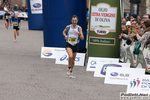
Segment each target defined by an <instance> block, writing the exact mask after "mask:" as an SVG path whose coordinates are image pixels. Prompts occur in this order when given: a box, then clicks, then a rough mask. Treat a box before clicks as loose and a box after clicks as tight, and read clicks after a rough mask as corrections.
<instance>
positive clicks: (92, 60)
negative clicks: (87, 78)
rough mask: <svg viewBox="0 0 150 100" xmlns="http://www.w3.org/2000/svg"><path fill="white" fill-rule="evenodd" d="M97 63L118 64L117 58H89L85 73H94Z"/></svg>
mask: <svg viewBox="0 0 150 100" xmlns="http://www.w3.org/2000/svg"><path fill="white" fill-rule="evenodd" d="M98 62H102V63H119V59H118V58H100V57H89V59H88V65H87V68H86V71H95V69H96V65H97V63H98Z"/></svg>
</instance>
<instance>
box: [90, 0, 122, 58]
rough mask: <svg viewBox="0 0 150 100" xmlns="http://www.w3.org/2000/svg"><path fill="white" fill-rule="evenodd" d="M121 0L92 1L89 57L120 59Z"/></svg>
mask: <svg viewBox="0 0 150 100" xmlns="http://www.w3.org/2000/svg"><path fill="white" fill-rule="evenodd" d="M121 3H122V2H121V0H91V1H90V13H89V15H90V16H89V29H88V57H109V58H119V44H120V43H119V39H118V36H119V34H120V32H121V28H120V26H121V11H120V4H121Z"/></svg>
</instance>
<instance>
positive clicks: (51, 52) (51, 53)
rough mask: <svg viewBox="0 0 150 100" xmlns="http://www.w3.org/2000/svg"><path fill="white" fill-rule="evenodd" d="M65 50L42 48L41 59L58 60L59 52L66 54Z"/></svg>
mask: <svg viewBox="0 0 150 100" xmlns="http://www.w3.org/2000/svg"><path fill="white" fill-rule="evenodd" d="M65 51H66V50H65V48H54V47H42V48H41V58H53V59H56V56H57V53H58V52H65Z"/></svg>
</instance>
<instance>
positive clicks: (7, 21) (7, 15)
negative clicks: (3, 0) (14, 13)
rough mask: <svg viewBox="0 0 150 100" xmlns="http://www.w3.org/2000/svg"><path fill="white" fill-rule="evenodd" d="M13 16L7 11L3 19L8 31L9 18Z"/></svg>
mask: <svg viewBox="0 0 150 100" xmlns="http://www.w3.org/2000/svg"><path fill="white" fill-rule="evenodd" d="M10 16H11V15H10V14H9V13H8V10H7V12H6V13H5V15H4V17H3V19H5V26H6V29H7V30H8V26H9V17H10Z"/></svg>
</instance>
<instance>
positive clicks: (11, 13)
mask: <svg viewBox="0 0 150 100" xmlns="http://www.w3.org/2000/svg"><path fill="white" fill-rule="evenodd" d="M8 13H9V14H10V15H11V16H9V22H10V28H11V25H12V16H13V12H12V11H11V9H9V12H8Z"/></svg>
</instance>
